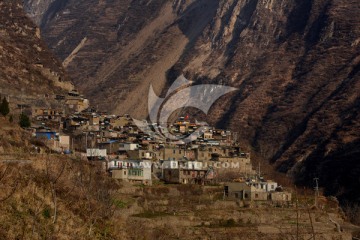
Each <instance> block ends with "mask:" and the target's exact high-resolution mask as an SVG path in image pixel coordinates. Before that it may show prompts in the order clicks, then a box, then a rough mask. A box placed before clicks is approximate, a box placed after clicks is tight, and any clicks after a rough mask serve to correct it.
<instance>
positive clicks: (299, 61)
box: [27, 0, 360, 201]
mask: <svg viewBox="0 0 360 240" xmlns="http://www.w3.org/2000/svg"><path fill="white" fill-rule="evenodd" d="M27 2H29V3H32V4H28V7H29V8H30V9H36V8H38V7H39V6H38V5H37V3H36V2H35V1H27ZM60 2H61V4H60ZM359 10H360V2H359V1H355V0H350V1H345V0H339V1H332V0H314V1H311V0H292V1H283V0H226V1H225V0H221V1H218V0H193V1H190V0H189V1H185V0H175V1H161V0H152V1H150V0H149V1H145V0H144V1H130V0H122V1H95V0H91V1H90V0H86V1H85V0H82V1H79V0H78V1H75V0H68V1H65V2H64V1H60V0H59V1H54V2H53V3H52V4H50V5H49V7H48V8H47V10H46V11H45V10H42V11H43V12H44V14H43V15H42V18H41V20H40V23H41V26H42V31H43V36H44V37H45V38H46V41H47V43H48V44H49V45H50V46H51V48H53V50H54V51H55V52H56V54H57V55H58V56H59V57H60V58H61V59H62V60H63V64H64V66H66V68H67V70H68V71H69V72H70V74H71V75H72V76H73V77H74V79H75V82H76V84H77V85H78V86H79V88H80V89H82V90H83V91H84V92H85V93H86V94H87V95H88V96H91V97H92V98H94V100H95V101H96V102H97V104H99V107H102V108H106V109H108V110H112V111H114V112H117V113H130V114H133V115H134V116H136V117H140V116H146V114H147V107H146V106H147V102H146V99H145V98H144V96H147V93H148V89H149V85H150V83H151V84H153V85H154V88H155V91H156V92H157V93H161V92H164V89H166V88H167V87H168V86H170V84H171V83H172V82H173V81H174V80H175V79H176V77H178V76H179V75H180V74H182V73H184V74H185V76H186V77H187V78H189V79H191V80H193V81H195V82H196V83H218V84H225V85H230V86H233V87H237V88H238V89H239V90H238V91H237V92H236V93H233V94H229V95H226V96H224V97H222V98H221V101H218V102H217V103H216V104H215V105H214V108H212V111H211V113H210V116H211V118H209V119H208V121H209V122H212V123H213V124H217V125H218V126H220V127H228V128H231V129H232V130H234V131H236V132H238V133H239V136H240V138H241V140H242V141H245V142H247V143H249V144H250V145H251V146H253V147H254V148H255V149H256V150H257V151H258V152H259V153H261V154H262V155H263V156H264V158H266V159H270V160H271V161H272V162H274V163H275V166H276V167H277V168H278V169H279V170H280V171H284V172H288V173H290V174H293V175H294V176H296V177H297V180H298V182H299V183H306V184H308V185H312V184H313V180H312V179H313V177H320V184H321V186H326V191H327V193H328V194H332V195H337V196H340V197H343V198H344V199H345V198H346V199H351V200H354V201H360V195H359V192H358V191H356V189H359V187H360V179H359V178H358V177H354V178H353V177H351V176H358V175H357V174H356V173H357V171H359V169H360V164H359V161H358V160H359V154H358V151H359V150H358V149H359V144H360V143H359V137H360V136H359V135H360V126H359V103H360V102H359V101H360V99H359V92H360V81H359V70H360V56H359V52H360V16H359V14H358V12H359ZM109 101H111V102H112V103H113V104H111V105H109V104H108V103H109ZM349 173H350V174H349ZM352 174H354V175H352Z"/></svg>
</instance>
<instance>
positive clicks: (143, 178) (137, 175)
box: [108, 160, 152, 185]
mask: <svg viewBox="0 0 360 240" xmlns="http://www.w3.org/2000/svg"><path fill="white" fill-rule="evenodd" d="M151 167H152V162H151V161H149V160H112V161H110V162H109V163H108V171H109V172H110V173H111V177H112V178H115V179H121V180H125V181H129V182H133V183H142V184H145V185H151V184H152V178H151Z"/></svg>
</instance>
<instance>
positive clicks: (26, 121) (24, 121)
mask: <svg viewBox="0 0 360 240" xmlns="http://www.w3.org/2000/svg"><path fill="white" fill-rule="evenodd" d="M19 125H20V127H22V128H27V127H30V126H31V122H30V118H29V117H28V116H27V115H26V114H24V113H21V115H20V121H19Z"/></svg>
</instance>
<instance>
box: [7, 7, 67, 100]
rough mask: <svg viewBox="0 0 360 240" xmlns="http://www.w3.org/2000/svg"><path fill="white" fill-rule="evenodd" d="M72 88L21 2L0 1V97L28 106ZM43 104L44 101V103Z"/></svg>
mask: <svg viewBox="0 0 360 240" xmlns="http://www.w3.org/2000/svg"><path fill="white" fill-rule="evenodd" d="M72 88H73V85H72V83H71V82H70V81H69V77H68V76H67V75H66V74H65V71H64V69H63V67H62V65H61V63H59V61H58V60H57V59H56V58H55V56H54V54H53V53H51V52H50V51H49V50H48V47H47V46H46V44H44V42H43V41H42V40H41V39H40V29H39V28H38V27H37V26H36V25H35V24H34V23H33V22H32V21H31V19H29V18H28V17H27V16H26V13H25V11H24V10H23V7H22V4H21V1H1V2H0V94H1V95H2V96H7V97H9V99H10V103H20V102H22V103H29V102H31V99H32V100H34V101H36V100H40V99H44V94H48V95H51V94H55V93H62V92H64V91H67V90H70V89H72ZM44 101H45V100H44Z"/></svg>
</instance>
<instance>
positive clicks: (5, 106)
mask: <svg viewBox="0 0 360 240" xmlns="http://www.w3.org/2000/svg"><path fill="white" fill-rule="evenodd" d="M9 112H10V108H9V103H8V101H7V100H6V98H5V97H4V98H3V100H2V102H1V105H0V113H1V114H2V115H3V116H6V115H8V114H9Z"/></svg>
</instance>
